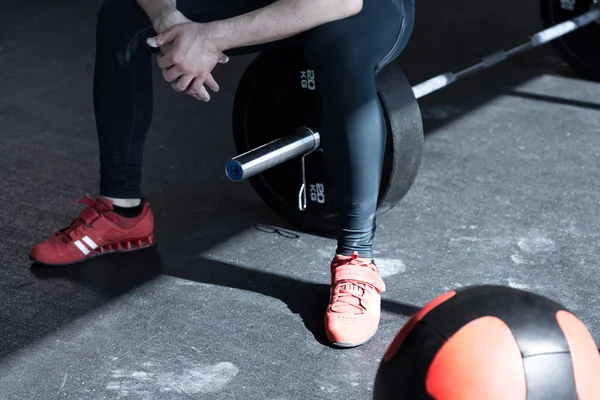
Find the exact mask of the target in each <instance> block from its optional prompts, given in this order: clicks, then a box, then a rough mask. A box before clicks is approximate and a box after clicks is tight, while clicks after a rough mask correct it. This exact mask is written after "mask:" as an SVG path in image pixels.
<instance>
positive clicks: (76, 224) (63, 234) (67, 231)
mask: <svg viewBox="0 0 600 400" xmlns="http://www.w3.org/2000/svg"><path fill="white" fill-rule="evenodd" d="M71 200H72V201H74V202H76V203H81V204H85V205H87V206H88V207H92V208H95V205H96V203H95V202H94V199H93V198H92V197H91V196H89V195H86V196H85V199H71ZM82 226H85V227H90V226H89V225H88V224H87V222H85V220H84V219H83V218H81V215H80V216H79V217H77V218H76V219H75V220H74V221H73V222H71V224H70V225H69V226H67V227H66V228H63V229H61V230H59V231H58V232H57V233H56V236H57V237H58V238H59V239H61V240H63V241H64V242H70V241H71V240H72V238H71V233H72V232H73V231H76V230H78V229H80V227H82Z"/></svg>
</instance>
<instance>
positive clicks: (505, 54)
mask: <svg viewBox="0 0 600 400" xmlns="http://www.w3.org/2000/svg"><path fill="white" fill-rule="evenodd" d="M595 21H600V9H598V8H594V9H592V10H591V11H588V12H586V13H584V14H581V15H578V16H577V17H575V18H572V19H570V20H567V21H564V22H561V23H559V24H557V25H554V26H551V27H549V28H546V29H544V30H542V31H540V32H538V33H535V34H533V35H532V36H530V37H529V38H528V39H527V40H525V41H524V42H522V43H519V44H517V45H515V46H512V47H509V48H505V49H502V50H499V51H496V52H494V53H492V54H489V55H487V56H485V57H483V58H481V59H480V60H478V61H476V62H474V63H471V64H469V65H467V66H466V67H464V68H461V69H458V70H456V71H452V72H445V73H443V74H440V75H438V76H435V77H433V78H431V79H428V80H426V81H424V82H422V83H420V84H418V85H415V86H413V88H412V90H413V93H414V95H415V97H416V98H417V99H420V98H422V97H424V96H427V95H428V94H431V93H433V92H436V91H438V90H440V89H443V88H445V87H447V86H449V85H451V84H452V83H454V82H457V81H458V80H461V79H463V78H466V77H468V76H471V75H473V74H474V73H476V72H479V71H481V70H483V69H486V68H489V67H491V66H493V65H496V64H499V63H500V62H502V61H505V60H507V59H509V58H511V57H513V56H516V55H518V54H521V53H523V52H525V51H528V50H530V49H533V48H535V47H538V46H541V45H544V44H546V43H549V42H551V41H553V40H555V39H558V38H560V37H562V36H564V35H566V34H568V33H571V32H573V31H576V30H578V29H580V28H582V27H584V26H586V25H589V24H591V23H593V22H595ZM319 146H320V137H319V133H318V132H316V131H313V130H311V129H309V128H305V127H303V128H300V129H298V130H297V131H296V132H295V133H294V134H292V135H289V136H284V137H282V138H280V139H276V140H274V141H272V142H270V143H267V144H265V145H262V146H260V147H258V148H256V149H253V150H250V151H248V152H246V153H244V154H241V155H239V156H237V157H235V158H233V159H231V160H230V161H229V162H228V163H227V165H226V167H225V172H226V174H227V177H228V178H229V179H231V180H232V181H242V180H244V179H247V178H249V177H251V176H253V175H256V174H259V173H261V172H263V171H266V170H267V169H269V168H272V167H274V166H276V165H278V164H281V163H284V162H285V161H288V160H290V159H292V158H295V157H299V156H302V155H305V154H307V153H310V152H312V151H314V150H316V149H318V148H319Z"/></svg>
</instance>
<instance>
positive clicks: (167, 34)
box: [146, 25, 179, 48]
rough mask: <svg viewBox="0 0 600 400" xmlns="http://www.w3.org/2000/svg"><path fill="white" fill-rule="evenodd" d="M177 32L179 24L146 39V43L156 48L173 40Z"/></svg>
mask: <svg viewBox="0 0 600 400" xmlns="http://www.w3.org/2000/svg"><path fill="white" fill-rule="evenodd" d="M178 33H179V25H175V26H173V27H171V28H170V29H167V30H166V31H164V32H163V33H161V34H160V35H158V36H155V37H151V38H148V39H146V43H148V46H150V47H157V48H158V47H161V46H164V45H165V44H166V43H169V42H173V41H175V38H176V37H177V35H178Z"/></svg>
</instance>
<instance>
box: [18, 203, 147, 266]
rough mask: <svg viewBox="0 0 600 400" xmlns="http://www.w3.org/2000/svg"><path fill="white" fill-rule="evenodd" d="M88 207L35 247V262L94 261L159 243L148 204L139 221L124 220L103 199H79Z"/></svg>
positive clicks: (32, 250) (67, 262)
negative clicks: (69, 223) (155, 235)
mask: <svg viewBox="0 0 600 400" xmlns="http://www.w3.org/2000/svg"><path fill="white" fill-rule="evenodd" d="M76 201H77V202H79V203H83V204H87V207H86V208H85V209H84V210H83V211H82V212H81V213H80V214H79V217H78V218H77V219H76V220H75V221H73V222H72V223H71V225H69V226H68V227H66V228H64V229H61V230H60V231H58V232H57V233H55V234H54V235H52V236H51V237H49V238H48V239H46V240H45V241H43V242H41V243H39V244H37V245H35V246H34V247H33V248H32V249H31V251H30V253H29V257H30V258H31V260H33V261H34V262H36V263H38V264H42V265H50V266H63V265H70V264H76V263H80V262H83V261H86V260H88V259H90V258H93V257H97V256H101V255H104V254H111V253H116V252H123V251H133V250H140V249H144V248H146V247H150V246H153V245H155V244H156V239H155V238H154V233H153V232H154V216H153V215H152V211H151V210H150V205H149V204H148V202H146V201H145V202H144V208H143V211H142V213H141V214H140V215H139V216H137V217H135V218H124V217H121V216H120V215H118V214H116V213H115V212H114V211H113V205H112V203H111V202H110V201H109V200H108V199H106V198H104V197H101V196H98V197H97V199H96V201H94V199H92V198H91V197H90V196H86V199H85V200H76Z"/></svg>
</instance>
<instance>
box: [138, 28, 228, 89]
mask: <svg viewBox="0 0 600 400" xmlns="http://www.w3.org/2000/svg"><path fill="white" fill-rule="evenodd" d="M208 26H209V25H207V24H201V23H195V22H189V23H184V24H180V25H175V26H173V27H172V28H170V29H168V30H166V31H165V32H163V33H161V34H159V35H158V36H157V37H155V38H150V39H148V45H150V46H153V47H162V46H165V44H169V43H172V45H173V47H172V48H171V49H170V50H169V51H167V52H166V53H165V54H164V55H162V56H159V57H158V65H159V66H160V68H162V70H163V77H164V78H165V80H166V81H167V82H171V86H172V87H173V89H175V90H177V91H178V92H183V91H186V92H187V93H188V94H189V95H191V96H194V97H195V98H197V99H198V100H202V101H209V100H210V95H209V94H208V91H207V90H206V88H205V87H204V85H205V84H206V86H208V87H209V88H210V89H211V90H212V91H214V92H217V91H218V90H219V85H218V84H217V82H216V81H215V79H214V78H213V76H212V75H211V72H212V70H213V69H214V68H215V66H216V65H217V63H219V62H221V63H223V62H227V57H226V56H224V55H223V54H222V52H221V49H219V48H218V47H217V44H216V42H215V41H214V40H212V39H211V35H210V31H209V29H208Z"/></svg>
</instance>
